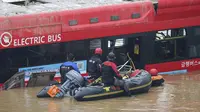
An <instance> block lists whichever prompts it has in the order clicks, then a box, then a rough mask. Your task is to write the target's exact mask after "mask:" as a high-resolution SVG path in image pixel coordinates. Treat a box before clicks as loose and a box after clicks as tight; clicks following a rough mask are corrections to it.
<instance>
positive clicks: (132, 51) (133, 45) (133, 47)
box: [127, 37, 140, 68]
mask: <svg viewBox="0 0 200 112" xmlns="http://www.w3.org/2000/svg"><path fill="white" fill-rule="evenodd" d="M127 50H128V53H129V55H130V57H131V58H132V61H133V63H134V65H135V67H136V68H139V63H140V38H139V37H130V38H128V45H127Z"/></svg>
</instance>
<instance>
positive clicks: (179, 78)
mask: <svg viewBox="0 0 200 112" xmlns="http://www.w3.org/2000/svg"><path fill="white" fill-rule="evenodd" d="M195 74H196V75H195ZM195 74H193V75H191V74H188V75H176V76H165V79H166V83H165V85H164V86H161V87H154V88H151V89H150V91H149V93H145V94H140V95H136V96H132V97H119V98H113V99H106V100H99V101H89V102H77V101H76V100H74V99H73V98H67V97H66V98H64V99H51V98H44V99H38V98H37V97H36V94H37V92H39V91H40V90H41V89H42V87H35V88H25V89H12V90H8V91H2V92H0V112H94V111H95V112H121V111H127V112H129V111H130V112H132V111H138V112H199V111H198V110H200V89H199V88H200V83H199V81H200V75H198V73H195Z"/></svg>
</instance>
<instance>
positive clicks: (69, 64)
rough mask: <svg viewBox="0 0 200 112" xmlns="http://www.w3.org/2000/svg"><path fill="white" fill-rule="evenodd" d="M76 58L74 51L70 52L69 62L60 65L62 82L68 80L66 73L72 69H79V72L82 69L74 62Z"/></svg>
mask: <svg viewBox="0 0 200 112" xmlns="http://www.w3.org/2000/svg"><path fill="white" fill-rule="evenodd" d="M74 59H75V56H74V55H73V54H72V53H70V54H69V55H68V56H67V62H65V63H63V64H62V65H61V66H60V74H61V83H64V82H65V81H66V76H65V75H66V73H67V72H69V71H70V70H72V69H73V70H75V71H77V72H78V73H80V71H79V69H78V66H77V65H76V63H74Z"/></svg>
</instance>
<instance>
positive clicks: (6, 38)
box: [0, 32, 62, 47]
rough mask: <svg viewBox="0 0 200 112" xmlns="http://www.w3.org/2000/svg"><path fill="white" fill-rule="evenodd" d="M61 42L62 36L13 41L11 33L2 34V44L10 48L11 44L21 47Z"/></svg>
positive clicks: (0, 42) (0, 39)
mask: <svg viewBox="0 0 200 112" xmlns="http://www.w3.org/2000/svg"><path fill="white" fill-rule="evenodd" d="M61 40H62V38H61V34H52V35H47V36H35V37H25V38H20V37H19V38H18V39H13V37H12V35H11V34H10V33H9V32H4V33H2V34H1V37H0V44H1V45H2V46H3V47H9V46H10V45H11V44H13V46H14V47H20V46H29V45H36V44H45V43H52V42H60V41H61ZM12 42H13V43H12Z"/></svg>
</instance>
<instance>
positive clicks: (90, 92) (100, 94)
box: [74, 70, 152, 101]
mask: <svg viewBox="0 0 200 112" xmlns="http://www.w3.org/2000/svg"><path fill="white" fill-rule="evenodd" d="M124 80H125V82H126V83H127V84H128V85H129V90H130V92H131V94H137V93H145V92H148V91H149V89H150V87H151V84H152V80H151V75H150V74H149V73H148V72H147V71H145V70H141V72H139V73H138V74H137V75H136V76H134V77H131V78H128V79H124ZM125 94H126V93H125V92H124V90H123V89H121V88H119V87H115V86H109V87H103V86H88V87H80V88H78V89H77V90H76V92H75V96H74V98H75V99H76V100H77V101H88V100H98V99H105V98H112V97H117V96H122V95H125Z"/></svg>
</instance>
